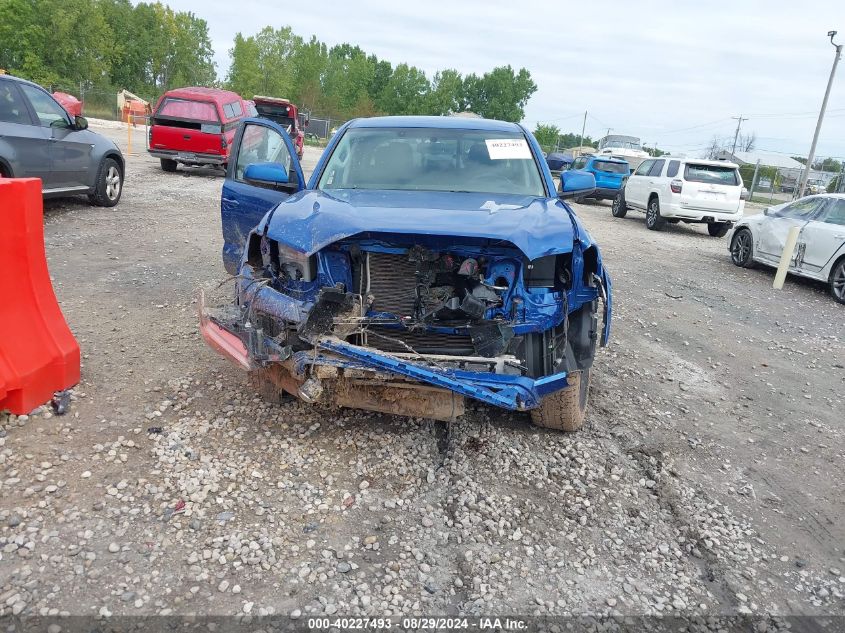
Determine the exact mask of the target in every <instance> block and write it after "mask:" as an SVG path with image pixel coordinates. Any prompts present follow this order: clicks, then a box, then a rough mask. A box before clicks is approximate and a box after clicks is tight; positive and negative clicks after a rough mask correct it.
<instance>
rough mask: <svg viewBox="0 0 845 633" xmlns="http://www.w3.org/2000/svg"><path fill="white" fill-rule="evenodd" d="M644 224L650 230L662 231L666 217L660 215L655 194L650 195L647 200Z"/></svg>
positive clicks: (658, 201) (658, 203)
mask: <svg viewBox="0 0 845 633" xmlns="http://www.w3.org/2000/svg"><path fill="white" fill-rule="evenodd" d="M645 225H646V226H647V227H648V228H649V230H652V231H662V230H663V229H664V227H665V226H666V218H664V217H663V216H662V215H660V200H658V199H657V196H652V197H651V199H650V200H649V201H648V209H647V210H646V212H645Z"/></svg>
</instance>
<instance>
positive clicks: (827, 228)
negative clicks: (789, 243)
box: [728, 193, 845, 303]
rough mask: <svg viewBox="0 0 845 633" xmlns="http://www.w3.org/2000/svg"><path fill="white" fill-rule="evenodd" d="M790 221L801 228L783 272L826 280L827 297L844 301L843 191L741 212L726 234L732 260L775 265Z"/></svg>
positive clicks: (784, 241) (844, 230)
mask: <svg viewBox="0 0 845 633" xmlns="http://www.w3.org/2000/svg"><path fill="white" fill-rule="evenodd" d="M793 226H798V227H800V228H801V233H800V234H799V236H798V245H797V246H796V248H795V252H794V253H793V254H792V261H790V263H789V272H790V273H792V274H793V275H800V276H802V277H809V278H810V279H818V280H819V281H823V282H825V283H827V284H829V286H830V294H832V295H833V298H834V299H836V300H837V301H839V302H840V303H845V194H841V193H838V194H837V193H832V194H822V195H818V196H807V197H805V198H801V199H800V200H796V201H794V202H787V203H785V204H781V205H778V206H776V207H769V208H768V209H765V210H764V211H763V213H762V214H761V215H752V216H745V217H744V218H743V219H742V220H740V221H739V222H737V224H736V226H734V228H733V231H732V232H731V234H730V235H729V236H728V249H729V250H730V252H731V259H732V260H733V263H734V264H736V265H737V266H742V267H745V268H747V267H750V266H753V265H754V263H755V262H758V263H760V264H765V265H767V266H777V265H778V264H779V263H780V257H781V253H782V252H783V249H784V247H785V244H786V236H787V234H788V233H789V229H790V228H792V227H793Z"/></svg>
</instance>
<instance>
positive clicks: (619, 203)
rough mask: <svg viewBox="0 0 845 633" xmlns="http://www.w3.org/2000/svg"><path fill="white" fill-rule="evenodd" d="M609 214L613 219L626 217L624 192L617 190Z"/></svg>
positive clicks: (626, 208)
mask: <svg viewBox="0 0 845 633" xmlns="http://www.w3.org/2000/svg"><path fill="white" fill-rule="evenodd" d="M610 212H611V213H612V214H613V217H614V218H624V217H625V216H626V215H628V204H627V203H626V202H625V191H624V190H623V189H620V190H619V193H617V194H616V197H615V198H614V199H613V206H612V207H610Z"/></svg>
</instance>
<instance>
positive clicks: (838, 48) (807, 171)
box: [798, 31, 842, 198]
mask: <svg viewBox="0 0 845 633" xmlns="http://www.w3.org/2000/svg"><path fill="white" fill-rule="evenodd" d="M827 36H828V37H829V38H830V43H831V44H833V47H834V48H835V49H836V56H835V57H834V58H833V68H831V69H830V78H829V79H828V80H827V90H825V91H824V99H823V100H822V109H821V110H820V111H819V120H818V122H817V123H816V131H815V133H814V134H813V143H812V145H810V155H809V156H807V165H806V166H805V167H804V174H803V175H802V176H801V186H800V187H799V188H798V197H799V198H801V197H803V195H804V189H806V187H807V179H808V178H809V177H810V169H812V167H813V158H815V155H816V143H818V142H819V132H821V129H822V121H824V111H825V110H826V109H827V99H828V97H830V87H831V86H832V85H833V76H834V75H835V74H836V66H837V65H838V64H839V56H840V55H841V54H842V44H837V43H835V42H834V41H833V38H834V37H836V31H828V32H827Z"/></svg>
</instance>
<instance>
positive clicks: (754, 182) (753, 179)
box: [748, 158, 775, 200]
mask: <svg viewBox="0 0 845 633" xmlns="http://www.w3.org/2000/svg"><path fill="white" fill-rule="evenodd" d="M759 171H760V159H759V158H758V159H757V164H756V165H755V166H754V175H753V176H751V191H749V192H748V199H749V200H751V198H752V197H753V196H754V187H756V186H757V173H758V172H759ZM774 188H775V179H774V178H772V189H774Z"/></svg>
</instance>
